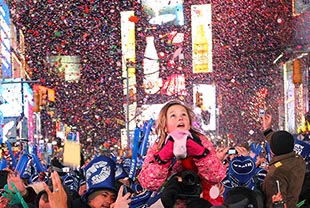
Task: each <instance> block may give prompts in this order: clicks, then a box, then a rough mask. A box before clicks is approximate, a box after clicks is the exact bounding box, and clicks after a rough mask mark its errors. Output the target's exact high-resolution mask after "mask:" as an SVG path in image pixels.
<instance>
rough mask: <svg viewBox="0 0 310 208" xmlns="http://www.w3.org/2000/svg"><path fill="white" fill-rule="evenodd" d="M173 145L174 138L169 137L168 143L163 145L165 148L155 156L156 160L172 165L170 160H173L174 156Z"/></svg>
mask: <svg viewBox="0 0 310 208" xmlns="http://www.w3.org/2000/svg"><path fill="white" fill-rule="evenodd" d="M173 145H174V142H173V140H172V139H168V141H167V143H166V144H165V145H164V146H163V148H162V149H161V150H160V151H159V152H158V153H157V154H156V155H155V156H154V157H155V160H156V161H157V162H158V163H159V164H168V166H169V165H170V164H169V163H170V161H172V159H173V158H174V154H173Z"/></svg>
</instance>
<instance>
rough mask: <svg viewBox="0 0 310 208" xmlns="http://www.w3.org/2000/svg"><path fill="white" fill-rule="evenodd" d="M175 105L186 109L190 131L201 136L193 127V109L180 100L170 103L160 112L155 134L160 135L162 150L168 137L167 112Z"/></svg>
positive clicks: (159, 142) (159, 141) (159, 145)
mask: <svg viewBox="0 0 310 208" xmlns="http://www.w3.org/2000/svg"><path fill="white" fill-rule="evenodd" d="M174 105H181V106H183V107H184V108H185V110H186V112H187V114H188V116H189V124H190V131H191V132H194V133H196V134H198V135H200V134H201V133H199V131H198V130H195V128H194V127H193V119H194V118H195V113H194V111H193V109H192V108H191V107H190V106H187V105H185V104H184V103H183V102H181V101H179V100H171V101H168V102H167V103H166V104H165V105H164V106H163V107H162V109H161V110H160V112H159V115H158V118H157V120H156V124H155V133H156V134H157V135H158V149H161V148H162V146H163V145H164V142H165V139H166V137H167V132H166V126H167V112H168V109H169V108H170V107H171V106H174Z"/></svg>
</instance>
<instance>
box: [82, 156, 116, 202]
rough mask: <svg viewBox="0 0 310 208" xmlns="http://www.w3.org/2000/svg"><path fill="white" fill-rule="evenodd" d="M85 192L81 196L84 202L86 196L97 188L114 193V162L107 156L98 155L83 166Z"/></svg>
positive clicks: (86, 199) (86, 198) (97, 189)
mask: <svg viewBox="0 0 310 208" xmlns="http://www.w3.org/2000/svg"><path fill="white" fill-rule="evenodd" d="M84 172H85V181H86V192H85V193H84V194H83V196H82V200H83V201H84V202H87V201H88V196H89V195H91V194H92V193H94V192H97V191H99V190H106V189H107V190H110V191H113V192H114V193H115V194H116V193H117V191H116V188H115V163H114V161H113V160H112V159H111V158H109V157H107V156H103V155H102V156H98V157H95V158H94V159H93V160H92V161H90V162H89V163H88V164H87V166H86V167H85V168H84Z"/></svg>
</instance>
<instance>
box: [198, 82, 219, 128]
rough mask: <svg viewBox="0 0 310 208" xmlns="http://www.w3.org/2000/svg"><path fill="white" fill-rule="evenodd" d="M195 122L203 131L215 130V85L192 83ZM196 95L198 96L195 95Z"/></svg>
mask: <svg viewBox="0 0 310 208" xmlns="http://www.w3.org/2000/svg"><path fill="white" fill-rule="evenodd" d="M193 90H194V91H193V95H194V96H193V97H194V102H193V103H194V104H195V106H196V108H195V113H196V114H197V120H196V122H197V123H196V124H197V125H198V126H197V127H198V128H202V129H203V130H205V131H215V130H216V91H215V90H216V88H215V85H208V84H194V87H193ZM197 95H198V96H197ZM198 102H199V104H198Z"/></svg>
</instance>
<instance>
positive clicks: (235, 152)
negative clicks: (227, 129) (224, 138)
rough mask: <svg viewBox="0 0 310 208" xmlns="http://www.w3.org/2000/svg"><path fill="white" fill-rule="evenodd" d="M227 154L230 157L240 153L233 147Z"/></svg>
mask: <svg viewBox="0 0 310 208" xmlns="http://www.w3.org/2000/svg"><path fill="white" fill-rule="evenodd" d="M227 154H229V155H235V154H238V151H237V150H236V149H235V148H234V147H231V148H230V149H229V150H228V152H227Z"/></svg>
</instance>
